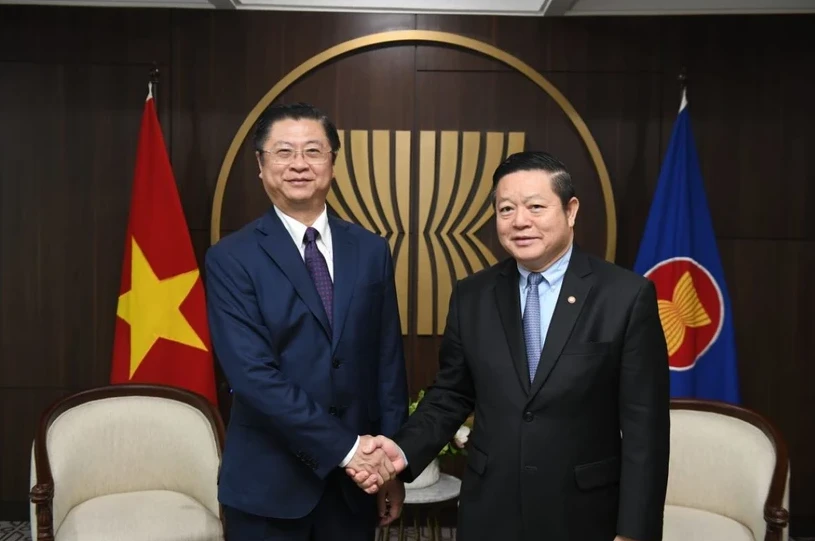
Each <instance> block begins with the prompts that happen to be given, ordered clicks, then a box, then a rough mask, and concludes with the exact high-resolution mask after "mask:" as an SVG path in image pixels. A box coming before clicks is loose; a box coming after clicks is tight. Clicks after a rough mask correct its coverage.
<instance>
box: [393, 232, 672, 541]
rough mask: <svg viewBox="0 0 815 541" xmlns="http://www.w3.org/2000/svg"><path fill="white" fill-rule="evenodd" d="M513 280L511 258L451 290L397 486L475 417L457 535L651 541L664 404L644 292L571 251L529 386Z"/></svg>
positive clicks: (655, 316) (655, 322)
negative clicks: (434, 370)
mask: <svg viewBox="0 0 815 541" xmlns="http://www.w3.org/2000/svg"><path fill="white" fill-rule="evenodd" d="M518 280H519V273H518V269H517V265H516V262H515V261H514V260H512V259H510V260H507V261H504V262H502V263H499V264H497V265H495V266H493V267H491V268H489V269H486V270H484V271H482V272H479V273H477V274H475V275H473V276H471V277H468V278H465V279H463V280H461V281H460V282H458V283H457V284H456V286H455V288H454V291H453V293H452V295H451V299H450V310H449V315H448V319H447V327H446V329H445V333H444V337H443V340H442V345H441V351H440V361H439V362H440V366H439V372H438V374H437V377H436V380H435V382H434V384H433V385H432V386H431V387H430V388H429V389H428V392H427V394H426V395H425V398H424V400H422V402H421V403H420V406H419V408H418V409H417V411H416V412H415V413H414V414H413V415H412V416H411V417H410V419H409V421H408V423H407V424H406V425H405V426H404V427H403V428H402V429H401V430H400V431H399V432H398V433H397V435H396V436H395V440H396V442H397V443H398V444H399V445H400V446H401V448H402V450H403V451H404V452H405V454H406V456H407V459H408V461H409V467H408V470H407V471H406V478H407V479H408V480H410V479H412V478H413V477H414V476H416V475H418V474H419V473H420V472H421V471H422V469H424V467H425V466H426V465H427V464H428V463H429V462H430V461H431V460H432V459H433V458H434V457H435V456H436V454H437V453H438V451H439V450H440V449H441V447H442V446H444V444H445V443H446V442H448V441H449V440H450V439H451V436H452V435H453V434H454V433H455V431H456V429H457V428H458V427H459V426H460V424H461V423H462V422H463V421H464V420H465V419H466V417H467V416H468V415H469V414H470V412H471V411H472V410H473V409H475V426H474V428H473V432H472V434H471V436H470V442H469V443H468V457H467V469H466V472H465V474H464V478H463V483H462V489H461V497H460V508H459V531H458V535H459V537H458V538H459V540H463V541H474V540H480V539H484V540H487V539H506V540H530V541H531V540H533V539H534V540H541V539H546V541H612V540H613V539H614V536H615V535H623V536H626V537H630V538H632V539H635V540H637V541H658V540H661V538H662V517H663V508H664V504H665V491H666V486H667V479H668V453H669V438H670V428H669V423H670V419H669V413H670V397H669V372H668V358H667V347H666V344H665V337H664V333H663V330H662V326H661V324H660V320H659V313H658V309H657V301H656V291H655V288H654V286H653V284H652V283H651V282H650V281H649V280H646V279H645V278H643V277H642V276H639V275H637V274H634V273H633V272H630V271H627V270H625V269H622V268H621V267H618V266H616V265H613V264H611V263H608V262H606V261H604V260H601V259H598V258H595V257H591V256H589V255H588V254H586V253H585V252H582V251H581V250H580V249H579V248H578V247H577V246H575V247H574V249H573V252H572V256H571V260H570V263H569V266H568V269H567V271H566V275H565V276H564V280H563V284H562V287H561V291H560V296H559V298H558V300H557V304H556V307H555V312H554V315H553V317H552V322H551V324H550V327H549V330H548V333H547V336H546V340H545V343H544V348H543V352H542V354H541V359H540V364H539V367H538V370H537V373H536V376H535V379H534V381H533V382H531V383H530V382H529V376H528V370H527V362H526V353H525V351H526V350H525V347H524V339H523V331H522V324H521V310H520V299H519V289H518ZM570 300H571V301H573V302H570Z"/></svg>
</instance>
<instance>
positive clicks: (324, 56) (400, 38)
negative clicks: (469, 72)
mask: <svg viewBox="0 0 815 541" xmlns="http://www.w3.org/2000/svg"><path fill="white" fill-rule="evenodd" d="M399 43H437V44H444V45H452V46H454V47H459V48H461V49H466V50H469V51H475V52H478V53H481V54H483V55H486V56H488V57H490V58H492V59H494V60H497V61H499V62H503V63H504V64H506V65H507V66H509V67H511V68H513V69H515V70H516V71H519V72H520V73H522V74H523V75H524V76H526V77H527V78H528V79H530V80H531V81H532V82H533V83H535V84H536V85H538V87H540V88H541V89H542V90H543V91H544V92H546V93H547V94H548V95H549V96H550V97H551V98H552V99H553V100H555V103H557V104H558V106H559V107H560V108H561V109H562V110H563V112H564V113H566V116H567V117H568V118H569V120H570V121H571V123H572V124H573V125H574V127H575V129H576V130H577V133H578V134H580V137H581V138H582V140H583V143H584V144H585V145H586V148H587V150H588V151H589V155H590V156H591V159H592V162H593V163H594V167H595V168H596V169H597V175H598V177H599V178H600V185H601V188H602V192H603V201H604V203H605V212H606V259H607V260H609V261H613V260H614V256H615V252H616V248H617V215H616V210H615V206H614V194H613V192H612V189H611V181H610V179H609V175H608V170H607V169H606V165H605V163H604V162H603V157H602V155H601V154H600V149H599V148H598V146H597V143H596V142H595V140H594V137H592V135H591V132H590V131H589V129H588V127H587V126H586V123H585V122H583V119H582V118H580V115H579V114H577V111H575V109H574V107H573V106H572V104H571V103H570V102H569V100H567V99H566V97H565V96H564V95H563V94H562V93H561V92H560V91H559V90H558V89H557V88H556V87H555V86H554V85H553V84H552V83H551V82H549V81H548V80H547V79H546V78H545V77H544V76H543V75H541V74H540V73H538V72H537V71H536V70H534V69H533V68H532V67H531V66H529V65H528V64H526V63H525V62H523V61H521V60H520V59H518V58H516V57H514V56H512V55H511V54H509V53H507V52H506V51H503V50H501V49H498V48H497V47H494V46H492V45H489V44H488V43H484V42H482V41H478V40H475V39H472V38H467V37H464V36H460V35H458V34H451V33H448V32H436V31H431V30H395V31H391V32H381V33H377V34H371V35H368V36H363V37H360V38H356V39H352V40H349V41H346V42H343V43H340V44H338V45H335V46H333V47H331V48H329V49H326V50H325V51H323V52H321V53H319V54H316V55H314V56H312V57H311V58H309V59H308V60H306V61H305V62H303V63H302V64H300V65H299V66H297V67H296V68H295V69H293V70H292V71H290V72H289V73H288V74H286V76H285V77H283V78H282V79H281V80H280V81H278V83H277V84H275V85H274V86H273V87H272V88H271V90H269V91H268V92H267V93H266V95H264V96H263V97H262V98H261V99H260V101H258V103H257V104H256V105H255V107H254V108H253V109H252V110H251V111H250V112H249V114H248V115H247V116H246V119H244V121H243V124H241V126H240V128H239V129H238V131H237V133H236V134H235V137H234V138H233V139H232V144H231V145H230V146H229V150H228V151H227V153H226V156H225V157H224V161H223V163H222V164H221V170H220V172H219V173H218V182H217V184H216V186H215V195H214V197H213V201H212V218H211V222H210V242H211V243H212V244H214V243H216V242H217V241H218V239H219V238H220V235H221V210H222V207H223V199H224V192H225V190H226V182H227V179H228V178H229V172H230V171H231V170H232V165H233V164H234V162H235V157H236V156H237V153H238V150H239V149H240V147H241V145H242V144H243V142H244V140H245V139H246V136H247V135H248V134H249V130H250V129H251V128H252V126H254V124H255V122H256V121H257V119H258V117H259V116H260V115H261V114H262V113H263V111H264V110H265V109H266V107H268V106H269V104H271V103H272V102H273V101H274V100H275V99H277V97H278V96H280V94H282V93H283V92H284V91H285V90H286V89H287V88H288V87H289V86H291V85H292V84H293V83H294V82H296V81H297V80H299V79H300V78H301V77H303V76H304V75H306V74H307V73H309V72H310V71H312V70H314V69H316V68H318V67H320V66H322V65H323V64H325V63H326V62H329V61H331V60H334V59H335V58H337V57H340V56H345V55H348V54H349V53H352V52H361V51H364V50H367V49H371V48H372V47H375V46H377V45H392V44H399Z"/></svg>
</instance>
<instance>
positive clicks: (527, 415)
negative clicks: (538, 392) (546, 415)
mask: <svg viewBox="0 0 815 541" xmlns="http://www.w3.org/2000/svg"><path fill="white" fill-rule="evenodd" d="M533 419H535V416H534V415H532V412H531V411H525V412H524V421H526V422H527V423H531V422H532V421H533Z"/></svg>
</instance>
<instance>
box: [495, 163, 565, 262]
mask: <svg viewBox="0 0 815 541" xmlns="http://www.w3.org/2000/svg"><path fill="white" fill-rule="evenodd" d="M578 206H579V202H578V200H577V198H576V197H572V199H571V200H570V201H569V203H568V204H567V205H566V208H565V209H564V208H563V205H562V204H561V202H560V198H559V197H558V196H557V194H555V192H554V191H553V190H552V182H551V176H550V175H549V173H547V172H545V171H518V172H515V173H511V174H509V175H506V176H505V177H503V178H502V179H501V180H499V181H498V186H497V187H496V190H495V215H496V217H495V221H496V225H497V230H498V239H499V240H500V241H501V245H502V246H503V247H504V249H505V250H506V251H507V252H509V254H510V255H512V257H514V258H515V259H516V260H517V261H518V262H519V263H520V264H521V265H523V266H524V267H526V268H527V269H529V270H531V271H533V272H538V271H542V270H544V269H545V268H547V267H549V265H551V264H552V262H553V261H555V260H556V259H557V258H558V257H560V256H561V255H562V254H563V253H564V252H565V251H566V249H567V248H568V247H569V244H570V243H571V242H572V237H573V228H574V221H575V217H576V216H577V209H578Z"/></svg>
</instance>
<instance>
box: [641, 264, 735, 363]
mask: <svg viewBox="0 0 815 541" xmlns="http://www.w3.org/2000/svg"><path fill="white" fill-rule="evenodd" d="M645 276H646V277H647V278H649V279H650V280H651V281H652V282H654V285H655V286H656V290H657V302H658V304H659V319H660V320H661V322H662V330H663V331H664V332H665V341H666V342H667V343H668V364H669V365H670V368H671V370H678V371H684V370H690V369H691V368H693V367H694V366H696V362H697V361H698V360H699V359H700V358H701V357H702V356H703V355H704V354H705V353H706V352H707V350H708V349H709V348H710V346H711V345H713V343H714V342H716V339H718V338H719V333H720V332H721V330H722V325H723V323H724V299H723V297H722V292H721V289H719V285H718V284H717V283H716V280H715V279H714V278H713V276H712V275H711V274H710V272H709V271H708V270H707V269H706V268H705V267H703V266H702V265H700V264H699V263H698V262H697V261H695V260H693V259H691V258H689V257H674V258H671V259H666V260H664V261H661V262H660V263H658V264H657V265H655V266H654V267H653V268H651V270H649V271H648V272H646V273H645Z"/></svg>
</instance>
